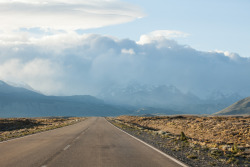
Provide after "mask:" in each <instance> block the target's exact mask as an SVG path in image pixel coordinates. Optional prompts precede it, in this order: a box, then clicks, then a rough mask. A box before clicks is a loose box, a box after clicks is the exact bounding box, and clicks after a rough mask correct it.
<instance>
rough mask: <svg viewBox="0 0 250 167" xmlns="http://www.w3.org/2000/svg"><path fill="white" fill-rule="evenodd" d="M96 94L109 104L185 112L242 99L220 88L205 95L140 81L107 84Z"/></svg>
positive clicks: (203, 111) (215, 108)
mask: <svg viewBox="0 0 250 167" xmlns="http://www.w3.org/2000/svg"><path fill="white" fill-rule="evenodd" d="M98 97H99V98H101V99H103V100H104V101H105V102H107V103H109V104H118V105H130V106H134V107H138V108H143V107H149V108H150V107H153V108H160V109H168V110H173V111H176V112H177V111H179V112H182V113H186V114H213V113H215V112H218V111H220V110H222V109H224V108H225V107H227V106H229V105H231V104H232V103H234V102H236V101H238V100H240V99H242V97H241V96H240V95H238V94H236V93H232V94H225V93H222V92H220V91H213V92H211V94H210V95H209V96H208V97H207V98H205V99H204V98H200V97H199V96H197V95H195V94H193V93H191V92H188V93H183V92H182V91H181V90H179V89H178V88H176V87H175V86H173V85H154V86H152V85H140V84H130V85H128V86H125V87H111V88H107V89H105V90H103V91H102V92H101V93H100V94H99V96H98Z"/></svg>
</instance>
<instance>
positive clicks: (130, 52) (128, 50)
mask: <svg viewBox="0 0 250 167" xmlns="http://www.w3.org/2000/svg"><path fill="white" fill-rule="evenodd" d="M121 53H124V54H130V55H133V54H135V51H134V49H132V48H130V49H122V50H121Z"/></svg>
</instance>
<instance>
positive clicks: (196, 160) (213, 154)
mask: <svg viewBox="0 0 250 167" xmlns="http://www.w3.org/2000/svg"><path fill="white" fill-rule="evenodd" d="M111 122H113V124H115V125H116V126H118V127H120V128H122V129H124V130H126V131H127V132H129V133H132V134H133V135H136V136H137V137H139V138H141V139H142V140H146V141H147V142H149V143H150V144H152V145H154V146H156V147H158V148H159V149H161V150H163V151H165V152H167V153H168V154H170V155H172V156H174V157H176V158H178V159H180V160H182V161H183V162H186V163H187V164H189V165H190V166H209V165H210V166H250V116H245V117H243V116H241V117H198V116H162V117H136V116H120V117H117V118H113V119H111Z"/></svg>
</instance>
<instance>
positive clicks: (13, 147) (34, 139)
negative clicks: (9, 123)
mask: <svg viewBox="0 0 250 167" xmlns="http://www.w3.org/2000/svg"><path fill="white" fill-rule="evenodd" d="M0 155H1V156H0V166H1V167H5V166H8V167H57V166H58V167H140V166H141V167H157V166H159V167H160V166H162V167H163V166H164V167H180V166H181V165H179V164H177V163H176V162H174V161H172V160H171V159H169V158H167V157H166V156H164V155H163V154H160V153H159V152H157V151H156V150H154V149H152V148H150V147H148V146H147V145H145V144H143V143H142V142H140V141H138V140H136V139H134V138H133V137H131V136H129V135H127V134H125V133H124V132H122V131H121V130H119V129H117V128H116V127H114V126H113V125H111V124H110V123H109V122H108V121H107V120H106V119H105V118H99V117H92V118H88V119H87V120H85V121H82V122H80V123H77V124H74V125H71V126H67V127H63V128H59V129H55V130H51V131H47V132H43V133H38V134H35V135H30V136H26V137H23V138H19V139H14V140H10V141H7V142H2V143H0Z"/></svg>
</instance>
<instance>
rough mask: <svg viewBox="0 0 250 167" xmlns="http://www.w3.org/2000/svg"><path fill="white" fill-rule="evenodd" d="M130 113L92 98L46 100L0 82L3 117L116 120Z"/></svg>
mask: <svg viewBox="0 0 250 167" xmlns="http://www.w3.org/2000/svg"><path fill="white" fill-rule="evenodd" d="M128 112H129V111H128V110H126V109H124V108H121V107H117V106H112V105H109V104H106V103H104V102H103V101H102V100H100V99H97V98H95V97H93V96H89V95H79V96H45V95H43V94H40V93H37V92H34V91H31V90H28V89H25V88H21V87H14V86H11V85H9V84H7V83H5V82H3V81H0V117H42V116H115V115H121V114H128Z"/></svg>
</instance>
